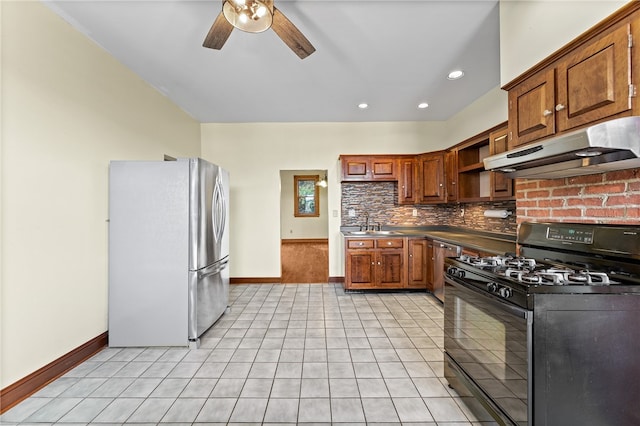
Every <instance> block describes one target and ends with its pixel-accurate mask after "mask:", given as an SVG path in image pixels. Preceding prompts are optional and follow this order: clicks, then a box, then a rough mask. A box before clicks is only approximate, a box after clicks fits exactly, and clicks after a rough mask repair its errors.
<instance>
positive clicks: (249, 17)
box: [222, 0, 273, 33]
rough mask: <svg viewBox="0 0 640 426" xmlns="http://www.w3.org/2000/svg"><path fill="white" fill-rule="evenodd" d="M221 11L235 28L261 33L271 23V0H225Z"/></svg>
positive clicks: (269, 26)
mask: <svg viewBox="0 0 640 426" xmlns="http://www.w3.org/2000/svg"><path fill="white" fill-rule="evenodd" d="M222 13H223V14H224V17H225V18H226V19H227V21H229V23H230V24H231V25H233V26H234V27H235V28H237V29H239V30H242V31H245V32H248V33H261V32H263V31H266V30H268V29H269V28H271V24H272V23H273V0H226V1H225V2H224V4H223V5H222Z"/></svg>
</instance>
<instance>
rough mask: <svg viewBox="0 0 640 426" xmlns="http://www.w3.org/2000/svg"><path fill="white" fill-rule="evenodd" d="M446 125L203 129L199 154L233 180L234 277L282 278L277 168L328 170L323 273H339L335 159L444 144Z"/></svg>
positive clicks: (220, 126)
mask: <svg viewBox="0 0 640 426" xmlns="http://www.w3.org/2000/svg"><path fill="white" fill-rule="evenodd" d="M446 143H447V142H446V129H445V124H444V123H433V122H431V123H417V122H407V123H252V124H213V123H207V124H202V156H203V158H205V159H208V160H209V161H213V162H215V163H218V164H220V165H221V166H223V167H224V168H226V169H228V170H229V172H230V174H231V201H230V204H231V219H230V224H231V260H230V262H229V263H230V265H231V266H230V272H231V276H232V277H261V278H264V277H279V276H280V229H279V227H278V226H277V224H279V223H280V175H279V171H280V170H293V169H321V170H327V171H328V180H329V187H328V188H327V197H328V199H327V208H328V211H329V212H330V214H329V275H330V276H341V275H343V266H342V239H341V238H340V217H339V216H336V217H334V216H333V211H334V210H337V211H338V215H339V212H340V181H339V174H340V170H339V169H338V165H339V164H338V156H339V155H340V154H358V153H369V154H376V153H379V154H394V153H417V152H425V151H431V150H437V149H441V148H444V147H445V146H446Z"/></svg>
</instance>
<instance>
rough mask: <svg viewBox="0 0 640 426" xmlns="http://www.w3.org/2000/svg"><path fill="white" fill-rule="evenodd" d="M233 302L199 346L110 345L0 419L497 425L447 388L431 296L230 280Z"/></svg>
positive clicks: (437, 307)
mask: <svg viewBox="0 0 640 426" xmlns="http://www.w3.org/2000/svg"><path fill="white" fill-rule="evenodd" d="M230 304H231V310H230V312H228V313H226V314H225V315H224V316H223V317H222V318H221V319H220V320H219V321H218V322H217V323H216V324H215V325H214V326H213V327H212V328H211V329H209V330H208V331H207V332H206V333H205V334H204V335H203V336H202V338H201V345H200V347H199V348H198V349H194V350H189V349H187V348H165V347H142V348H106V349H104V350H102V351H101V352H99V353H98V354H96V355H95V356H94V357H92V358H91V359H89V360H87V361H86V362H84V363H82V364H81V365H79V366H77V367H76V368H75V369H73V370H72V371H70V372H68V373H67V374H65V375H64V376H62V377H60V378H59V379H57V380H55V381H54V382H52V383H51V384H49V385H48V386H46V387H45V388H43V389H42V390H40V391H39V392H37V393H36V394H34V395H33V396H31V397H30V398H28V399H26V400H25V401H23V402H21V403H20V404H18V405H17V406H15V407H13V408H12V409H10V410H8V411H7V412H6V413H4V414H3V415H2V416H1V417H0V422H1V423H2V424H3V425H12V424H25V425H26V424H76V425H86V424H100V425H106V424H110V425H113V424H158V423H161V424H166V425H168V424H185V425H188V424H312V423H313V424H345V425H346V424H353V425H358V424H360V425H363V424H396V425H400V424H422V425H428V426H445V425H446V426H470V425H495V423H494V422H492V421H491V418H490V417H489V416H488V415H487V414H486V413H484V412H483V411H482V409H481V408H479V404H478V403H477V401H475V400H474V399H472V398H467V397H464V398H463V397H459V396H458V395H457V394H456V392H455V391H453V390H452V389H450V388H449V387H448V386H447V382H446V380H445V379H444V378H443V361H442V346H443V332H442V317H443V315H442V305H441V304H440V302H439V301H438V300H436V299H435V298H434V297H433V296H431V295H429V294H425V293H345V292H344V291H343V290H342V286H341V285H340V284H288V285H271V284H262V285H259V284H258V285H255V284H254V285H232V286H231V289H230Z"/></svg>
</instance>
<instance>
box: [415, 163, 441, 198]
mask: <svg viewBox="0 0 640 426" xmlns="http://www.w3.org/2000/svg"><path fill="white" fill-rule="evenodd" d="M418 170H419V171H418V176H419V177H420V185H419V195H418V197H417V198H418V203H424V204H429V203H443V202H445V201H446V189H445V186H444V152H443V151H438V152H431V153H428V154H422V155H419V156H418Z"/></svg>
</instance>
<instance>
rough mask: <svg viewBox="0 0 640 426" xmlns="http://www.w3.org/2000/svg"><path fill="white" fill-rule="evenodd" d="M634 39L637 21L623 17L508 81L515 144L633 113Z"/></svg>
mask: <svg viewBox="0 0 640 426" xmlns="http://www.w3.org/2000/svg"><path fill="white" fill-rule="evenodd" d="M637 21H638V19H637V18H636V22H637ZM636 25H637V24H636ZM631 44H632V43H631V24H630V23H629V21H627V22H623V23H622V24H620V25H618V26H615V27H613V29H610V30H607V31H606V32H604V33H602V34H600V35H598V36H597V37H596V38H594V39H593V40H591V41H589V42H586V43H584V44H581V45H579V46H578V47H576V48H575V49H573V50H570V51H568V53H567V54H565V55H563V56H561V57H560V58H559V59H558V60H556V61H555V62H553V63H551V64H550V65H549V66H547V67H546V68H543V69H541V70H540V71H538V72H536V73H534V74H532V75H530V76H528V77H526V78H525V79H524V80H522V81H519V82H517V83H516V84H513V83H510V84H508V85H506V86H505V89H506V90H508V91H509V95H508V98H509V135H510V140H509V147H510V148H514V147H517V146H520V145H524V144H527V143H531V142H533V141H536V140H538V139H542V138H545V137H548V136H551V135H554V134H556V133H560V132H564V131H569V130H572V129H575V128H577V127H580V126H584V125H586V124H589V123H592V122H596V121H599V120H602V119H605V118H608V117H612V116H614V115H617V114H624V113H627V114H628V111H630V110H631V108H632V96H634V94H633V92H634V90H635V89H634V86H632V81H631V70H632V63H631V51H632V48H631Z"/></svg>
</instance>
